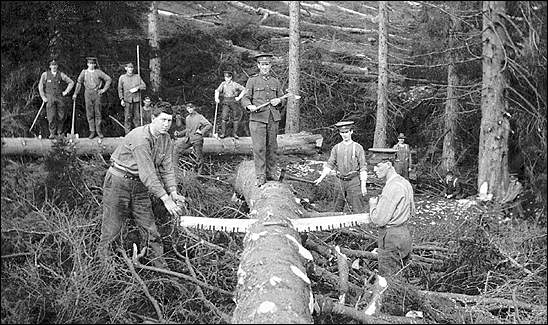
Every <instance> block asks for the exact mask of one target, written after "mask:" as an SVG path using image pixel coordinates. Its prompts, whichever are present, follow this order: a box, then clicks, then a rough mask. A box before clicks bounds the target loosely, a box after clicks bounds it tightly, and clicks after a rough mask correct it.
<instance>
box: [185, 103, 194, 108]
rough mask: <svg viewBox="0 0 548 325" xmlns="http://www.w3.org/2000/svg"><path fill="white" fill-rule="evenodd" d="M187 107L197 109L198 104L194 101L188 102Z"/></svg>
mask: <svg viewBox="0 0 548 325" xmlns="http://www.w3.org/2000/svg"><path fill="white" fill-rule="evenodd" d="M185 108H194V109H197V107H196V105H194V103H186V105H185Z"/></svg>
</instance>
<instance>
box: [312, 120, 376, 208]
mask: <svg viewBox="0 0 548 325" xmlns="http://www.w3.org/2000/svg"><path fill="white" fill-rule="evenodd" d="M353 124H354V122H352V121H343V122H339V123H337V124H335V126H336V127H337V128H338V129H339V134H340V135H341V137H342V141H341V142H339V143H338V144H336V145H335V146H334V147H333V149H331V155H330V156H329V160H327V163H326V164H325V167H324V168H323V171H322V174H321V175H320V177H318V179H316V180H315V181H314V182H315V183H316V185H318V184H320V182H321V181H322V180H323V179H324V178H325V177H326V176H327V175H328V174H329V173H330V172H331V170H336V172H337V173H336V174H337V177H338V178H339V180H340V183H339V184H340V189H341V191H340V192H338V193H337V199H336V201H335V208H334V210H335V211H343V210H344V206H345V203H348V205H349V206H350V210H351V211H352V212H353V213H362V212H364V210H365V204H364V201H363V196H365V194H367V187H366V184H367V162H366V161H365V152H364V150H363V147H362V146H361V145H360V144H359V143H357V142H354V141H353V140H352V134H353V132H354V131H353V130H352V125H353Z"/></svg>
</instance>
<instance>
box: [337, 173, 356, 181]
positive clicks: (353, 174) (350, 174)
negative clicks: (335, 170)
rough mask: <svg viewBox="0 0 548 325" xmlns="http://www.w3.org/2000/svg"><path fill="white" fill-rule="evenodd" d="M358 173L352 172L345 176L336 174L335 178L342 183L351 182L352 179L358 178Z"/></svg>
mask: <svg viewBox="0 0 548 325" xmlns="http://www.w3.org/2000/svg"><path fill="white" fill-rule="evenodd" d="M359 174H360V173H358V172H357V171H353V172H350V173H348V174H346V175H340V174H338V175H337V177H338V178H339V179H341V180H343V181H350V180H352V179H353V178H354V177H356V176H358V175H359Z"/></svg>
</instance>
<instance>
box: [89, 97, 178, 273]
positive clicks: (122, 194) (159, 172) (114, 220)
mask: <svg viewBox="0 0 548 325" xmlns="http://www.w3.org/2000/svg"><path fill="white" fill-rule="evenodd" d="M172 119H173V111H172V108H171V105H170V104H169V103H166V104H161V105H157V106H156V107H155V108H154V109H153V111H152V121H151V123H150V124H146V125H144V126H139V127H136V128H134V129H133V130H131V131H130V132H129V133H128V134H126V136H125V137H124V139H123V140H122V142H121V143H120V145H119V146H118V147H117V148H116V149H115V150H114V152H113V153H112V155H111V157H110V160H111V162H112V164H111V166H110V168H109V169H108V171H107V174H106V175H105V180H104V183H103V219H102V224H101V239H100V240H99V245H98V256H99V258H101V260H103V261H105V260H106V258H107V257H108V255H109V254H110V250H109V245H110V243H111V242H112V241H114V240H115V239H116V238H117V237H118V236H119V234H120V230H121V228H122V225H123V224H124V222H125V221H126V219H127V218H129V217H133V218H134V219H135V222H136V224H137V225H138V226H139V230H140V233H141V241H142V243H143V246H144V247H149V248H150V253H151V254H150V255H149V256H150V258H151V259H152V263H153V264H154V265H155V266H156V267H161V268H168V266H167V263H166V261H165V259H164V257H163V254H164V248H163V245H162V241H161V237H160V233H159V232H158V228H157V226H156V223H155V220H154V213H153V211H152V202H151V198H150V194H149V192H150V193H152V195H154V196H155V197H157V198H158V199H160V200H161V201H162V202H163V204H164V206H165V207H166V209H167V211H168V212H169V213H170V214H171V215H173V216H177V215H180V214H181V213H182V210H181V208H180V206H179V205H180V204H182V203H184V202H185V197H184V196H182V195H179V193H178V192H177V183H176V180H175V171H174V167H173V162H172V160H171V157H172V150H173V140H171V137H170V136H169V134H168V130H169V128H170V127H171V122H172Z"/></svg>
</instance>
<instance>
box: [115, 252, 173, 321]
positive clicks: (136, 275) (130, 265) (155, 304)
mask: <svg viewBox="0 0 548 325" xmlns="http://www.w3.org/2000/svg"><path fill="white" fill-rule="evenodd" d="M145 249H146V248H143V250H142V251H141V254H139V255H137V245H135V244H133V263H132V260H131V259H130V258H129V257H128V256H127V254H126V251H125V250H123V249H121V248H118V251H119V252H121V253H122V256H123V257H124V261H125V262H126V264H127V266H128V267H129V270H130V271H131V274H132V275H133V277H134V278H135V279H136V280H137V282H139V284H140V285H141V287H142V288H143V291H144V293H145V295H146V296H147V298H148V300H150V302H151V303H152V305H153V306H154V310H155V311H156V314H157V315H158V322H160V323H163V322H164V316H163V314H162V310H161V309H160V305H159V304H158V301H156V299H155V298H154V297H153V296H152V295H151V294H150V292H149V291H148V287H147V285H146V284H145V282H144V281H143V279H141V277H140V276H139V274H137V272H136V271H135V268H134V267H133V264H134V261H135V260H136V259H138V258H139V256H143V255H144V254H145Z"/></svg>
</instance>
